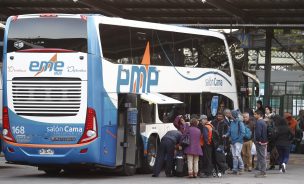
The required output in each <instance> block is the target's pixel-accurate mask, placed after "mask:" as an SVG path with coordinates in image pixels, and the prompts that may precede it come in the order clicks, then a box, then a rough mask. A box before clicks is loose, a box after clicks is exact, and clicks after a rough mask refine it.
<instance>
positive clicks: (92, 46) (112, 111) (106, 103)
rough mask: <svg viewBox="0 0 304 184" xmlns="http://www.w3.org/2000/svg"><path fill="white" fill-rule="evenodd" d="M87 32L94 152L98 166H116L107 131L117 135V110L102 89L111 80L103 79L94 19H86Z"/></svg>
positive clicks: (112, 142) (111, 139)
mask: <svg viewBox="0 0 304 184" xmlns="http://www.w3.org/2000/svg"><path fill="white" fill-rule="evenodd" d="M87 22H88V24H87V30H88V53H89V54H88V107H92V108H94V109H95V111H96V116H97V122H98V126H101V127H98V129H99V132H98V133H99V137H100V138H101V139H100V141H101V142H100V145H102V147H101V150H96V152H98V153H99V155H100V161H99V163H100V164H106V165H112V166H115V164H116V139H115V138H113V136H111V135H109V134H108V133H107V131H111V132H113V133H114V134H115V135H116V134H117V108H116V106H115V105H114V104H113V103H112V101H111V100H110V99H111V98H110V97H109V96H108V93H107V91H106V90H105V89H104V85H103V83H104V82H103V81H104V80H111V76H108V77H105V78H103V74H102V60H101V52H100V43H99V39H98V35H99V32H98V29H96V28H98V27H99V25H95V22H94V17H88V19H87Z"/></svg>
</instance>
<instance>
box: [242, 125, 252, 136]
mask: <svg viewBox="0 0 304 184" xmlns="http://www.w3.org/2000/svg"><path fill="white" fill-rule="evenodd" d="M244 127H245V135H244V138H246V139H251V134H252V132H251V130H250V128H249V127H248V126H247V125H245V126H244Z"/></svg>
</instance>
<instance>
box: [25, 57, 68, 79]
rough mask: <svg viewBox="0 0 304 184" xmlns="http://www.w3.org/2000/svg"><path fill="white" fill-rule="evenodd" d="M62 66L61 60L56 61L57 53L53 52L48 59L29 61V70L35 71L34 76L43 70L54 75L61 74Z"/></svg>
mask: <svg viewBox="0 0 304 184" xmlns="http://www.w3.org/2000/svg"><path fill="white" fill-rule="evenodd" d="M63 67H64V62H63V61H57V54H55V55H54V56H53V57H52V58H51V59H50V61H31V62H30V66H29V70H30V71H31V72H37V73H36V74H35V75H34V76H35V77H36V76H38V75H40V74H41V73H43V72H47V71H49V72H52V71H54V75H61V74H62V71H63Z"/></svg>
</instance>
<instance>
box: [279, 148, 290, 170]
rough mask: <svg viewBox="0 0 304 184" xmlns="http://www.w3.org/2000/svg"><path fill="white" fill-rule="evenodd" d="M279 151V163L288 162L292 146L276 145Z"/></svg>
mask: <svg viewBox="0 0 304 184" xmlns="http://www.w3.org/2000/svg"><path fill="white" fill-rule="evenodd" d="M276 147H277V150H278V153H279V164H280V165H281V164H283V163H285V164H287V163H288V160H289V151H290V146H276Z"/></svg>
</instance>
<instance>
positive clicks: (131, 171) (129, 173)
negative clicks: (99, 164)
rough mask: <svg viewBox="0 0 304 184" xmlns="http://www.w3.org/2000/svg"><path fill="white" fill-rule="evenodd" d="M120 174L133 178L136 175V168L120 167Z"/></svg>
mask: <svg viewBox="0 0 304 184" xmlns="http://www.w3.org/2000/svg"><path fill="white" fill-rule="evenodd" d="M119 170H120V173H121V175H123V176H133V175H134V174H136V167H135V166H134V165H128V164H127V165H126V166H125V167H123V166H121V167H120V169H119Z"/></svg>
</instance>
